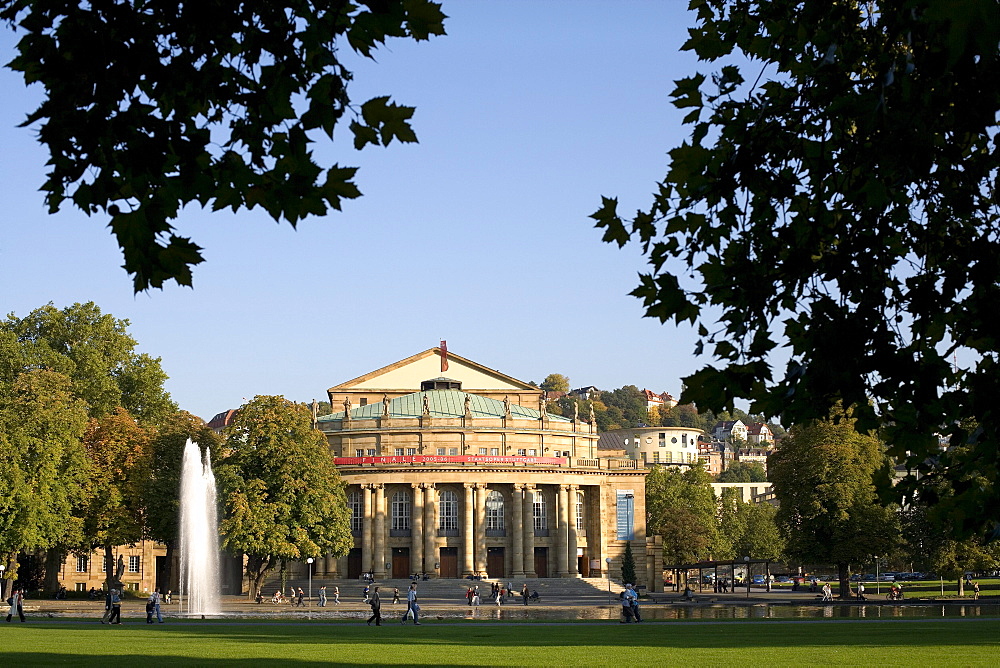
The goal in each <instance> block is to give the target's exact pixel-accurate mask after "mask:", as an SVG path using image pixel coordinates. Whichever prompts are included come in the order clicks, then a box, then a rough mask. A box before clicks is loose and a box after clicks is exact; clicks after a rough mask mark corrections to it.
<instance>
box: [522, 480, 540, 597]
mask: <svg viewBox="0 0 1000 668" xmlns="http://www.w3.org/2000/svg"><path fill="white" fill-rule="evenodd" d="M534 500H535V486H534V485H525V486H524V500H523V505H524V525H523V526H522V527H521V530H522V532H523V535H524V577H526V578H533V577H537V576H536V574H535V520H534V515H533V514H532V512H531V505H532V503H534Z"/></svg>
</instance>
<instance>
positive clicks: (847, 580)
mask: <svg viewBox="0 0 1000 668" xmlns="http://www.w3.org/2000/svg"><path fill="white" fill-rule="evenodd" d="M850 566H851V565H850V564H848V563H845V562H838V563H837V579H838V580H840V597H839V598H841V599H842V600H846V599H849V598H852V597H853V596H854V592H852V591H851V573H850Z"/></svg>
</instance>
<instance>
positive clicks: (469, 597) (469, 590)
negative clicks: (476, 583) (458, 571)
mask: <svg viewBox="0 0 1000 668" xmlns="http://www.w3.org/2000/svg"><path fill="white" fill-rule="evenodd" d="M465 598H467V599H469V605H472V587H469V588H468V589H467V590H466V592H465Z"/></svg>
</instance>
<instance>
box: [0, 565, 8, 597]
mask: <svg viewBox="0 0 1000 668" xmlns="http://www.w3.org/2000/svg"><path fill="white" fill-rule="evenodd" d="M5 570H7V567H6V566H5V565H3V564H0V601H3V600H6V598H5V597H4V595H3V588H4V585H5V584H6V583H5V582H4V581H3V572H4V571H5Z"/></svg>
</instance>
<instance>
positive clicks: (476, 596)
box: [472, 585, 479, 605]
mask: <svg viewBox="0 0 1000 668" xmlns="http://www.w3.org/2000/svg"><path fill="white" fill-rule="evenodd" d="M472 605H479V585H476V586H475V587H473V588H472Z"/></svg>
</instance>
